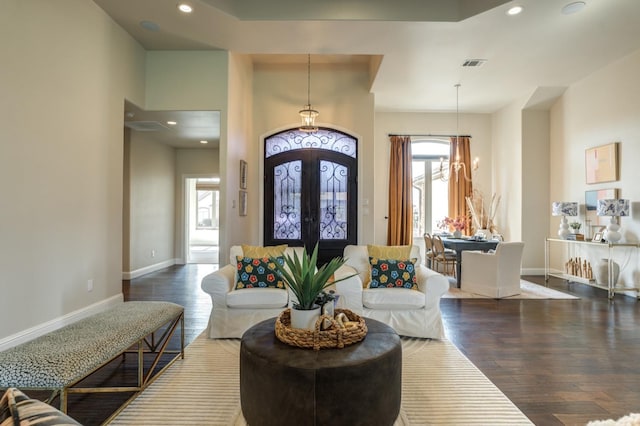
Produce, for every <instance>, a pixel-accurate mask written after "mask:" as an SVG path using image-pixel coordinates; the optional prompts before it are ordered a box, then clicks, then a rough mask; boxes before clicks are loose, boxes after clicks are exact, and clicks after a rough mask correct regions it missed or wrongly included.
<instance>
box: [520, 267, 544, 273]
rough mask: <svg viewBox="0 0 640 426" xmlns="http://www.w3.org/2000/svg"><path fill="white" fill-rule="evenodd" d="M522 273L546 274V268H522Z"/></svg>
mask: <svg viewBox="0 0 640 426" xmlns="http://www.w3.org/2000/svg"><path fill="white" fill-rule="evenodd" d="M520 275H544V268H522V269H521V270H520Z"/></svg>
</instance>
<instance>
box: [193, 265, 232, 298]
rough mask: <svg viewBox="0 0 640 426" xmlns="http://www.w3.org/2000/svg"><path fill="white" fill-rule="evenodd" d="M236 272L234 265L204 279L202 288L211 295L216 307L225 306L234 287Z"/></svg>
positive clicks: (227, 266)
mask: <svg viewBox="0 0 640 426" xmlns="http://www.w3.org/2000/svg"><path fill="white" fill-rule="evenodd" d="M235 275H236V270H235V268H234V266H233V265H226V266H224V267H223V268H221V269H218V270H217V271H214V272H212V273H210V274H209V275H207V276H205V277H204V278H203V279H202V283H201V284H200V288H202V290H203V291H204V292H205V293H208V294H210V295H211V301H212V302H213V304H214V305H219V304H223V305H224V304H225V300H226V295H227V293H229V292H230V291H231V290H232V289H233V287H234V282H233V281H234V278H235Z"/></svg>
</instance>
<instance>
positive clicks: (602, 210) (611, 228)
mask: <svg viewBox="0 0 640 426" xmlns="http://www.w3.org/2000/svg"><path fill="white" fill-rule="evenodd" d="M598 216H611V222H609V225H608V226H607V232H606V234H605V235H604V238H605V239H606V240H607V241H609V242H610V243H616V242H618V241H620V238H622V234H621V233H620V219H619V218H620V216H629V200H625V199H604V200H598Z"/></svg>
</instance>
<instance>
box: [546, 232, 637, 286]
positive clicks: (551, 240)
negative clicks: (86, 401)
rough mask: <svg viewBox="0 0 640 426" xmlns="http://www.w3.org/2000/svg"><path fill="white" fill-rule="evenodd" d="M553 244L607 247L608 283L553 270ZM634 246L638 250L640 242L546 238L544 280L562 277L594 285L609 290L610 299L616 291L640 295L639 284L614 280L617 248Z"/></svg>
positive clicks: (578, 246)
mask: <svg viewBox="0 0 640 426" xmlns="http://www.w3.org/2000/svg"><path fill="white" fill-rule="evenodd" d="M552 244H565V245H567V246H568V247H570V248H571V247H574V248H588V247H595V248H598V249H606V250H607V256H608V259H609V268H608V270H609V276H608V279H607V284H606V285H601V284H598V283H597V282H596V281H595V280H594V279H587V278H584V277H578V276H575V275H570V274H567V273H565V272H556V271H551V267H550V252H551V245H552ZM625 247H627V248H632V249H633V250H637V249H638V248H639V247H640V244H639V243H609V242H604V243H600V242H593V241H577V240H564V239H561V238H546V240H545V246H544V280H545V282H549V277H550V276H552V277H557V278H562V279H564V280H567V281H572V282H578V283H582V284H586V285H589V286H592V287H596V288H600V289H603V290H607V292H608V296H609V299H613V296H615V294H616V293H624V292H633V291H635V292H636V297H640V289H639V288H638V286H636V287H618V286H617V283H616V282H613V254H614V251H615V250H616V249H621V248H625Z"/></svg>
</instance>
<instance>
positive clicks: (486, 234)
mask: <svg viewBox="0 0 640 426" xmlns="http://www.w3.org/2000/svg"><path fill="white" fill-rule="evenodd" d="M476 237H479V238H484V239H486V240H488V239H490V238H491V231H490V230H489V229H478V230H476Z"/></svg>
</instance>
